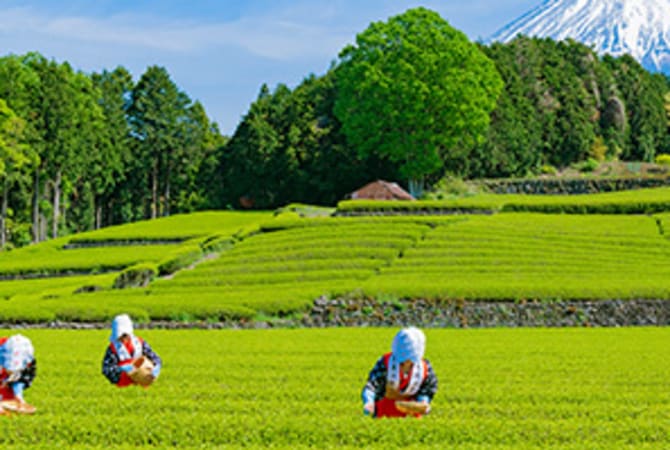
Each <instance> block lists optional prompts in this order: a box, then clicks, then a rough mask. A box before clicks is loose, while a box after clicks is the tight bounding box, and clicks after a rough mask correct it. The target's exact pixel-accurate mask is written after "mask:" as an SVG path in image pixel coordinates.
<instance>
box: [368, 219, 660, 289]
mask: <svg viewBox="0 0 670 450" xmlns="http://www.w3.org/2000/svg"><path fill="white" fill-rule="evenodd" d="M669 276H670V242H668V241H667V240H666V239H664V238H663V237H662V236H661V235H660V234H659V232H658V228H657V226H656V222H655V220H654V219H653V218H650V217H644V216H622V217H619V216H616V217H612V216H569V215H559V216H547V215H542V214H499V215H496V216H492V217H471V218H470V219H469V220H468V221H462V222H458V223H453V224H451V225H448V226H443V227H437V228H435V229H434V230H432V231H430V232H428V233H427V234H426V236H425V239H424V240H422V241H421V242H419V243H418V244H417V246H415V247H413V248H410V249H408V250H407V251H406V252H405V253H404V254H403V257H402V258H400V259H398V260H397V261H395V262H394V264H393V265H391V266H390V267H387V268H383V269H382V270H381V274H380V275H379V276H377V277H374V278H371V279H369V280H368V281H366V283H365V284H364V286H363V291H364V292H365V293H366V294H367V295H368V296H378V295H380V294H384V295H395V296H398V297H401V298H435V299H459V298H462V299H499V300H519V299H605V298H612V299H619V298H626V299H634V298H670V285H669V284H668V283H667V280H668V279H669V278H668V277H669Z"/></svg>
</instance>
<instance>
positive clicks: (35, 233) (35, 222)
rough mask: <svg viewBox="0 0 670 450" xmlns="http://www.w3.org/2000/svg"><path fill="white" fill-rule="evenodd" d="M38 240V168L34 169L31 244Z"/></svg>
mask: <svg viewBox="0 0 670 450" xmlns="http://www.w3.org/2000/svg"><path fill="white" fill-rule="evenodd" d="M39 241H40V169H39V167H38V168H36V169H35V179H34V181H33V244H36V243H38V242H39Z"/></svg>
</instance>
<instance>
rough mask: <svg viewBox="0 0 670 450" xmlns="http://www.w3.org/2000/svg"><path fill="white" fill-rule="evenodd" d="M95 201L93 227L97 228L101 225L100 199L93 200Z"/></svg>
mask: <svg viewBox="0 0 670 450" xmlns="http://www.w3.org/2000/svg"><path fill="white" fill-rule="evenodd" d="M93 201H94V202H95V206H94V209H95V225H94V227H95V229H96V230H99V229H100V228H101V227H102V205H101V203H102V200H98V201H96V200H93Z"/></svg>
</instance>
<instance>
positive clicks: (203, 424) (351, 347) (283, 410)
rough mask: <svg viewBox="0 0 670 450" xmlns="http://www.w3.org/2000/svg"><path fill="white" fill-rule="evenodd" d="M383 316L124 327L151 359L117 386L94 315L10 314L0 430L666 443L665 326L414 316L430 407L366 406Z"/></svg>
mask: <svg viewBox="0 0 670 450" xmlns="http://www.w3.org/2000/svg"><path fill="white" fill-rule="evenodd" d="M395 331H396V330H395V329H326V330H270V331H164V330H139V331H138V334H139V335H140V336H143V337H144V338H146V339H147V340H148V341H149V342H150V343H151V345H152V346H153V348H154V349H155V350H156V351H157V352H158V353H159V354H160V355H161V356H162V357H163V359H164V368H163V371H162V374H161V377H160V378H159V379H158V381H157V383H156V384H155V385H154V386H152V387H151V388H149V389H146V390H145V389H139V388H137V389H136V388H128V389H117V388H115V387H113V386H111V385H110V384H109V383H108V382H107V380H106V379H105V378H104V377H103V376H102V375H101V373H100V365H101V360H102V356H103V353H104V350H105V348H106V345H107V337H108V335H109V331H108V330H99V331H53V330H25V331H23V332H24V334H26V335H27V336H28V337H30V338H31V339H32V341H33V343H34V345H35V348H36V355H37V359H38V365H39V370H38V376H37V378H36V380H35V384H34V386H33V387H32V388H30V389H29V390H27V391H26V398H27V399H28V400H29V401H30V402H31V403H33V404H34V405H35V406H36V407H37V408H38V412H37V414H36V415H34V416H24V417H13V418H9V419H7V418H3V420H2V422H3V423H2V425H1V427H2V433H0V445H1V446H2V447H3V448H11V449H13V448H43V449H47V448H48V449H51V448H75V449H80V448H81V449H84V448H86V449H89V448H99V449H100V448H105V449H121V448H166V447H178V448H221V447H225V448H229V447H232V448H241V447H249V448H261V447H262V448H268V447H270V448H307V447H317V448H417V449H418V448H435V449H444V448H455V449H484V448H486V449H531V448H532V449H546V448H562V449H584V448H588V449H608V450H609V449H614V448H616V449H620V448H626V449H665V448H668V447H669V446H670V391H669V390H668V389H667V388H668V378H667V377H668V373H670V353H668V351H667V342H669V341H670V330H669V329H665V328H638V329H550V330H529V329H514V330H510V329H507V330H502V329H498V330H472V331H467V330H426V335H427V339H428V340H427V351H426V357H427V358H428V359H429V360H430V361H431V363H432V364H433V367H434V369H435V371H436V374H437V376H438V378H439V390H438V393H437V395H436V397H435V399H434V401H433V412H432V413H431V414H430V415H428V416H427V417H425V418H423V419H420V420H416V419H406V420H386V419H385V420H372V419H370V418H367V417H364V416H363V415H362V405H361V401H360V391H361V389H362V387H363V384H364V383H365V380H366V378H367V374H368V372H369V370H370V369H371V368H372V365H373V364H374V362H375V361H376V359H377V358H378V357H379V356H380V355H381V354H382V353H384V352H386V351H388V348H389V346H390V342H391V340H392V338H393V335H394V333H395ZM7 333H8V332H5V333H3V335H6V334H7ZM73 342H76V345H73ZM54 349H65V351H54Z"/></svg>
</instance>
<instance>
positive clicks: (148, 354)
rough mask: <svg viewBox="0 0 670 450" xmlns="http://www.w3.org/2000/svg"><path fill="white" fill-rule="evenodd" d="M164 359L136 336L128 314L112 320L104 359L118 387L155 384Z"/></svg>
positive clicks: (106, 370) (104, 368) (106, 371)
mask: <svg viewBox="0 0 670 450" xmlns="http://www.w3.org/2000/svg"><path fill="white" fill-rule="evenodd" d="M161 365H162V360H161V358H160V356H158V355H157V354H156V352H154V351H153V349H152V348H151V346H150V345H149V343H148V342H147V341H145V340H144V339H142V338H141V337H139V336H136V335H135V333H134V331H133V322H132V320H131V319H130V317H129V316H128V315H127V314H121V315H118V316H116V317H115V318H114V320H113V321H112V334H111V336H110V337H109V346H108V347H107V351H106V352H105V357H104V359H103V361H102V373H103V375H105V377H107V379H108V380H109V382H110V383H112V384H115V385H116V386H118V387H126V386H131V385H140V386H144V387H148V386H149V385H151V384H152V383H153V382H154V381H155V380H156V378H158V375H159V374H160V371H161Z"/></svg>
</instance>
